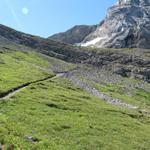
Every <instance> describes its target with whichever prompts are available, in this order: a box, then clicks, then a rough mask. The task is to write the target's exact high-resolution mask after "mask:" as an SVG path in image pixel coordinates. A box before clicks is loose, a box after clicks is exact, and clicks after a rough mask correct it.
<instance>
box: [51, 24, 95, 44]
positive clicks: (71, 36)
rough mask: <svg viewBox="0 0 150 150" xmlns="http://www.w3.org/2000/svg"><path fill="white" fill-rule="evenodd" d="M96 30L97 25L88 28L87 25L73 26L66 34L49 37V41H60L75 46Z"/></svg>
mask: <svg viewBox="0 0 150 150" xmlns="http://www.w3.org/2000/svg"><path fill="white" fill-rule="evenodd" d="M96 28H97V25H93V26H88V25H79V26H74V27H73V28H71V29H69V30H68V31H66V32H63V33H58V34H55V35H52V36H51V37H49V39H52V40H56V41H60V42H63V43H68V44H77V43H81V42H82V41H83V40H84V38H85V37H86V36H87V35H89V34H90V33H92V32H94V31H95V30H96Z"/></svg>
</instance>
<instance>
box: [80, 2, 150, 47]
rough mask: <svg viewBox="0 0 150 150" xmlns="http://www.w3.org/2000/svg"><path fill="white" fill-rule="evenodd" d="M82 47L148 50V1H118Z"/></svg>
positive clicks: (149, 12) (149, 5)
mask: <svg viewBox="0 0 150 150" xmlns="http://www.w3.org/2000/svg"><path fill="white" fill-rule="evenodd" d="M81 45H82V46H96V47H113V48H125V47H129V48H132V47H134V48H136V47H138V48H150V0H120V1H118V3H117V4H116V5H115V6H113V7H111V8H110V9H108V13H107V16H106V18H105V19H104V21H103V23H102V24H101V25H100V26H99V27H98V28H97V30H96V31H95V32H93V33H91V34H90V35H88V36H87V37H86V38H85V39H84V41H83V42H82V44H81Z"/></svg>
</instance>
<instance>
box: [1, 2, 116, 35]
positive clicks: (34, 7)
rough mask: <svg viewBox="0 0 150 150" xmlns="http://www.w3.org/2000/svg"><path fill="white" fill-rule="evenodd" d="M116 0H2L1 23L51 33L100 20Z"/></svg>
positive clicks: (36, 31) (35, 31)
mask: <svg viewBox="0 0 150 150" xmlns="http://www.w3.org/2000/svg"><path fill="white" fill-rule="evenodd" d="M116 1H117V0H0V24H4V25H7V26H9V27H12V28H14V29H17V30H20V31H23V32H26V33H30V34H34V35H39V36H42V37H48V36H50V35H52V34H54V33H58V32H62V31H65V30H67V29H69V28H71V27H73V26H74V25H80V24H88V25H91V24H97V23H99V22H100V21H101V20H102V19H103V18H104V17H105V15H106V10H107V8H108V7H110V6H111V5H113V4H114V3H116Z"/></svg>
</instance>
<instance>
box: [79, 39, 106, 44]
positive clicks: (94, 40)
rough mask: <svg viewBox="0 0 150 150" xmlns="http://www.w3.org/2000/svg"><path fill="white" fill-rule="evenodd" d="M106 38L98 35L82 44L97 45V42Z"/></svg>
mask: <svg viewBox="0 0 150 150" xmlns="http://www.w3.org/2000/svg"><path fill="white" fill-rule="evenodd" d="M103 39H105V38H104V37H98V38H95V39H93V40H91V41H88V42H86V43H83V44H81V46H90V45H95V44H96V43H98V42H100V41H101V40H103Z"/></svg>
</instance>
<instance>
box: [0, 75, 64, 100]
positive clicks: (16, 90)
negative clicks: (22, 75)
mask: <svg viewBox="0 0 150 150" xmlns="http://www.w3.org/2000/svg"><path fill="white" fill-rule="evenodd" d="M64 74H65V73H58V74H56V75H55V76H49V77H45V78H43V79H39V80H35V81H31V82H27V83H24V84H22V85H20V86H17V87H14V88H12V89H10V90H8V91H6V92H3V93H0V99H3V100H6V99H9V98H11V97H12V96H13V95H15V94H16V93H19V92H20V91H22V90H23V89H25V88H27V87H28V86H30V85H31V84H34V83H38V82H41V81H46V80H49V79H54V78H57V77H61V76H63V75H64Z"/></svg>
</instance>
